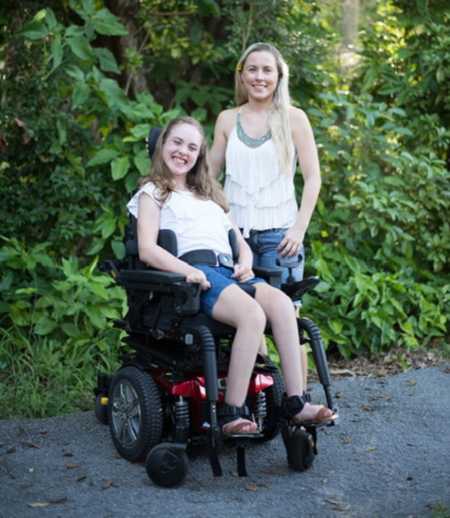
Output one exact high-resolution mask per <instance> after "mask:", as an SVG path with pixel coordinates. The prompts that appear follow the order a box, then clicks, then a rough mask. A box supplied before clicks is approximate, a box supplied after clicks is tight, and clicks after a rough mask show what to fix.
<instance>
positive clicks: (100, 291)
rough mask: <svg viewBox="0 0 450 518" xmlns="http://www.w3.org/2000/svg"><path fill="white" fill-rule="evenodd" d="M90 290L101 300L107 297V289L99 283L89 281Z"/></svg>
mask: <svg viewBox="0 0 450 518" xmlns="http://www.w3.org/2000/svg"><path fill="white" fill-rule="evenodd" d="M89 288H90V290H91V291H92V293H95V294H96V295H97V297H100V298H101V299H103V300H108V299H109V294H108V290H106V289H105V288H104V287H103V286H101V285H100V284H96V283H95V282H91V284H90V285H89Z"/></svg>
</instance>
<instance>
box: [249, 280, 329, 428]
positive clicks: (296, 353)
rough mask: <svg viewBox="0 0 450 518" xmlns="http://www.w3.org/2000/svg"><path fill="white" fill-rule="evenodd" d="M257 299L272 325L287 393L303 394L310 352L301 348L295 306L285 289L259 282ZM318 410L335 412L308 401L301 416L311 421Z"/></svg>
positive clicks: (323, 414)
mask: <svg viewBox="0 0 450 518" xmlns="http://www.w3.org/2000/svg"><path fill="white" fill-rule="evenodd" d="M256 300H257V301H258V302H259V304H260V305H261V307H262V308H263V310H264V313H265V314H266V316H267V319H268V320H269V322H270V325H271V327H272V332H273V337H274V339H275V343H276V346H277V349H278V353H279V355H280V359H281V369H282V371H283V376H284V381H285V384H286V392H287V395H288V396H300V395H301V394H303V392H304V391H305V390H306V372H307V355H306V351H304V348H303V347H300V341H299V335H298V326H297V315H296V312H295V308H294V305H293V304H292V301H291V299H290V298H289V297H288V296H287V295H285V294H284V293H283V292H282V291H280V290H278V289H276V288H273V287H271V286H269V285H268V284H263V283H260V284H257V285H256ZM318 412H321V415H322V416H323V417H326V416H332V415H333V412H332V411H331V410H329V411H328V412H327V409H325V407H323V405H312V404H310V403H306V404H305V406H304V408H303V410H302V411H301V412H300V414H298V416H299V417H300V418H301V419H304V420H309V419H314V418H315V417H316V416H317V415H318Z"/></svg>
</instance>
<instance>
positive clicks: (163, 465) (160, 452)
mask: <svg viewBox="0 0 450 518" xmlns="http://www.w3.org/2000/svg"><path fill="white" fill-rule="evenodd" d="M145 469H146V470H147V474H148V476H149V477H150V479H151V480H152V481H153V482H154V483H155V484H156V485H158V486H162V487H174V486H178V485H179V484H181V483H182V482H183V480H184V479H185V477H186V474H187V472H188V458H187V455H186V447H185V445H183V444H175V443H169V442H163V443H161V444H158V445H157V446H155V447H154V448H152V449H151V451H150V452H149V454H148V456H147V459H146V461H145Z"/></svg>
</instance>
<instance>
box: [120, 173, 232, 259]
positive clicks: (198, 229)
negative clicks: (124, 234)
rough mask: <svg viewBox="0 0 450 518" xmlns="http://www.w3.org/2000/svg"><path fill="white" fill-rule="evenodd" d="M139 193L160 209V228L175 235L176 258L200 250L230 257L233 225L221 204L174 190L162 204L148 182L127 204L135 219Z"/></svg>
mask: <svg viewBox="0 0 450 518" xmlns="http://www.w3.org/2000/svg"><path fill="white" fill-rule="evenodd" d="M142 193H146V194H148V195H149V196H150V197H151V198H152V199H153V200H154V201H155V203H156V204H157V205H158V206H159V207H160V208H161V216H160V229H161V230H163V229H168V230H173V231H174V232H175V234H176V236H177V241H178V256H181V255H183V254H185V253H186V252H190V251H192V250H201V249H209V250H214V251H215V252H217V253H225V254H231V247H230V243H229V241H228V231H229V230H230V229H231V228H232V225H231V221H230V219H229V217H228V215H227V214H226V213H225V211H224V210H223V209H222V207H220V205H217V203H215V202H213V201H212V200H202V199H200V198H198V197H197V196H195V194H193V193H192V192H190V191H174V192H172V193H170V194H169V196H168V198H167V199H166V200H165V201H164V203H161V202H160V201H159V199H158V188H157V187H156V186H155V184H153V183H151V182H149V183H146V184H145V185H144V186H143V187H142V188H141V189H139V191H138V192H137V193H136V194H135V195H134V196H133V197H132V198H131V200H130V201H129V202H128V204H127V208H128V211H129V212H130V213H131V214H132V215H133V216H134V217H135V218H137V217H138V206H139V198H140V196H141V194H142Z"/></svg>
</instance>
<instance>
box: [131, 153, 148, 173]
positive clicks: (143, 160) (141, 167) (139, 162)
mask: <svg viewBox="0 0 450 518" xmlns="http://www.w3.org/2000/svg"><path fill="white" fill-rule="evenodd" d="M133 162H134V164H135V166H136V167H137V169H138V171H139V173H140V174H141V175H142V176H146V175H148V174H149V172H150V164H151V162H150V159H149V157H148V154H147V152H146V151H142V152H141V153H139V154H138V155H136V156H135V157H134V159H133Z"/></svg>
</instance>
